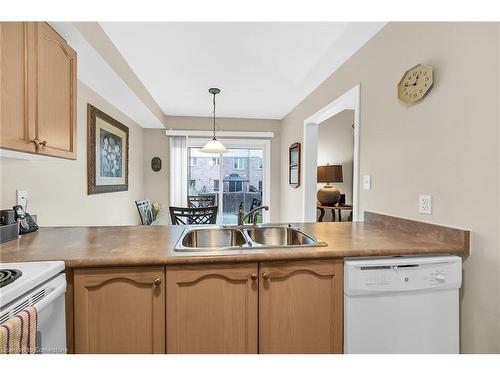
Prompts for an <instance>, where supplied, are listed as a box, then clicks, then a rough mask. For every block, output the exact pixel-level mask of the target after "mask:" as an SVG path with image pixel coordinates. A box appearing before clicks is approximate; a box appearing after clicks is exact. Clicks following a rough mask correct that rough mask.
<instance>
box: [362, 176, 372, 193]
mask: <svg viewBox="0 0 500 375" xmlns="http://www.w3.org/2000/svg"><path fill="white" fill-rule="evenodd" d="M371 188H372V176H370V175H369V174H365V175H364V176H363V189H365V190H371Z"/></svg>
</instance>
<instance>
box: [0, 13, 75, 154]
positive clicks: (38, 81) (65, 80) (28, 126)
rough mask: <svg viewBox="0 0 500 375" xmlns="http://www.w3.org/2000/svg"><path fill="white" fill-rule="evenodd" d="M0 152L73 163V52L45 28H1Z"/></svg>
mask: <svg viewBox="0 0 500 375" xmlns="http://www.w3.org/2000/svg"><path fill="white" fill-rule="evenodd" d="M0 38H1V51H0V52H1V60H0V65H1V70H0V79H1V89H0V95H1V97H0V102H1V105H0V128H1V137H0V147H1V148H5V149H9V150H14V151H21V152H30V153H38V154H43V155H49V156H55V157H61V158H68V159H76V85H77V81H76V79H77V78H76V64H77V57H76V53H75V51H74V50H73V49H72V48H71V47H70V46H69V45H68V44H67V43H66V41H65V40H64V39H63V38H62V37H61V36H60V35H59V34H58V33H57V32H55V31H54V29H52V28H51V27H50V26H49V25H48V24H47V23H46V22H0Z"/></svg>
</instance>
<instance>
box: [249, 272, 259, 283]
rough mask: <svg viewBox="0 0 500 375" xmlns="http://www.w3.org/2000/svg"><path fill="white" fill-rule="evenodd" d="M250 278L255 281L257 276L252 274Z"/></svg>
mask: <svg viewBox="0 0 500 375" xmlns="http://www.w3.org/2000/svg"><path fill="white" fill-rule="evenodd" d="M250 278H251V279H252V280H254V281H255V280H257V278H258V276H257V274H256V273H252V276H250Z"/></svg>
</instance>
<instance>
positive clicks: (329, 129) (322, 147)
mask: <svg viewBox="0 0 500 375" xmlns="http://www.w3.org/2000/svg"><path fill="white" fill-rule="evenodd" d="M353 124H354V111H353V110H351V109H346V110H344V111H342V112H340V113H337V114H336V115H335V116H333V117H331V118H329V119H328V120H325V121H323V122H322V123H320V124H319V126H318V159H317V164H318V165H326V164H327V163H329V164H340V165H342V175H343V179H344V182H337V183H333V185H334V186H335V187H336V188H337V189H339V190H340V192H341V193H342V194H345V199H346V203H348V204H352V172H353V170H352V167H353V158H354V129H353V127H352V125H353ZM324 185H325V183H324V182H321V183H318V189H320V188H321V187H323V186H324ZM317 215H318V216H319V211H318V212H317ZM347 215H349V212H347V211H345V212H344V213H343V214H342V218H344V216H346V217H347ZM328 220H332V212H331V210H326V212H325V217H324V218H323V221H328Z"/></svg>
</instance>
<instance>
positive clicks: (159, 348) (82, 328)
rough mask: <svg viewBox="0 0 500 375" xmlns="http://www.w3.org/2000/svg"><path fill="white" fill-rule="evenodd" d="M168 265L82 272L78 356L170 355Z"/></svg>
mask: <svg viewBox="0 0 500 375" xmlns="http://www.w3.org/2000/svg"><path fill="white" fill-rule="evenodd" d="M164 279H165V273H164V268H163V267H127V268H111V267H109V268H96V269H77V270H75V272H74V325H75V327H74V332H75V353H77V354H78V353H165V289H164V288H165V287H164V285H165V280H164Z"/></svg>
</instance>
